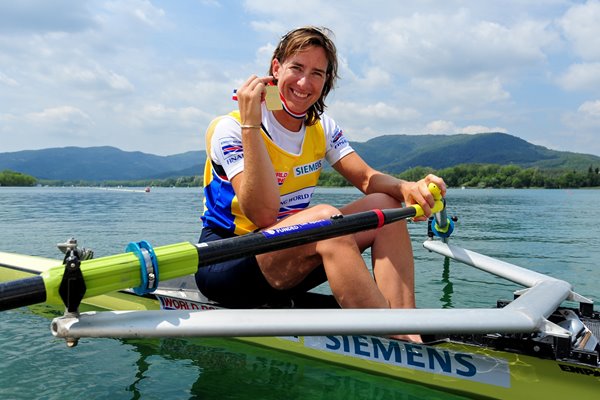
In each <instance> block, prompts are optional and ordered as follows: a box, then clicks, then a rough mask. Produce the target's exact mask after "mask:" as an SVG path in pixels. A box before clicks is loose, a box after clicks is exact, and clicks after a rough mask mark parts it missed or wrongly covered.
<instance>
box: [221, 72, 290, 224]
mask: <svg viewBox="0 0 600 400" xmlns="http://www.w3.org/2000/svg"><path fill="white" fill-rule="evenodd" d="M271 79H272V77H264V78H258V77H256V76H251V77H250V78H249V79H248V80H247V81H246V82H245V83H244V85H242V86H241V87H240V88H239V89H238V91H237V97H238V103H239V109H240V116H241V130H242V146H243V148H244V171H243V172H241V173H239V174H237V175H235V176H234V177H233V178H231V184H232V185H233V189H234V191H235V193H236V195H237V197H238V201H239V204H240V207H241V209H242V212H243V213H244V214H245V215H246V216H247V217H248V218H249V219H250V221H252V222H253V223H254V224H255V225H256V226H258V227H260V228H264V227H267V226H270V225H273V224H274V223H275V222H276V221H277V214H278V213H279V202H280V200H279V186H278V185H277V178H276V176H275V170H274V168H273V165H272V163H271V159H270V158H269V154H268V153H267V149H266V146H265V143H264V141H263V139H262V134H261V132H260V125H261V122H262V112H261V102H262V100H263V98H264V90H265V84H266V83H267V82H269V81H270V80H271Z"/></svg>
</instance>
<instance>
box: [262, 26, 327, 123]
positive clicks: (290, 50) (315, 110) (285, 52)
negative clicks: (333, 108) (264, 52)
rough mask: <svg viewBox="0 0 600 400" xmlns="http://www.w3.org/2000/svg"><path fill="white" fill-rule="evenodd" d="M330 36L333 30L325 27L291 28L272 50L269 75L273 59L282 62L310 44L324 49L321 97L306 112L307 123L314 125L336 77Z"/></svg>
mask: <svg viewBox="0 0 600 400" xmlns="http://www.w3.org/2000/svg"><path fill="white" fill-rule="evenodd" d="M330 36H333V32H332V31H331V30H329V29H327V28H317V27H314V26H305V27H302V28H297V29H294V30H291V31H290V32H288V33H286V34H285V35H284V36H283V37H282V38H281V40H280V41H279V44H278V45H277V48H276V49H275V51H274V52H273V58H271V66H270V67H269V75H273V60H275V59H277V60H278V61H279V62H280V63H284V62H285V60H286V59H287V58H288V57H290V56H293V55H295V54H297V53H298V52H301V51H303V50H306V49H307V48H308V47H310V46H318V47H321V48H323V50H325V55H326V57H327V76H326V77H325V84H324V85H323V92H322V93H321V97H319V100H317V102H316V103H315V104H313V105H312V106H311V107H310V109H308V111H307V112H306V124H307V125H314V124H315V123H317V121H318V120H319V117H320V115H321V114H323V111H325V107H326V106H325V97H327V94H329V92H330V91H331V89H333V86H334V84H335V81H336V79H337V78H338V72H337V71H338V61H337V50H336V48H335V44H334V43H333V40H331V38H330Z"/></svg>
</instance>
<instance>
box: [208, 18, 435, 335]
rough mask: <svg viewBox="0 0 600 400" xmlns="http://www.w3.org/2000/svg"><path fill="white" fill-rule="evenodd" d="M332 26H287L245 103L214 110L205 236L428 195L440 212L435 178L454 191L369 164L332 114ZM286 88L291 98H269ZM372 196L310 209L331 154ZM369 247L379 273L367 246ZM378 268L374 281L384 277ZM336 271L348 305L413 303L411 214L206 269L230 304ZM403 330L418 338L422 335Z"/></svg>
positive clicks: (271, 297)
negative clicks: (328, 105)
mask: <svg viewBox="0 0 600 400" xmlns="http://www.w3.org/2000/svg"><path fill="white" fill-rule="evenodd" d="M337 69H338V61H337V50H336V47H335V44H334V43H333V41H332V39H331V31H329V30H328V29H325V28H316V27H313V26H306V27H302V28H298V29H294V30H292V31H290V32H288V33H287V34H286V35H284V36H283V38H282V39H281V40H280V42H279V44H278V45H277V48H276V49H275V51H274V53H273V56H272V58H271V63H270V68H269V75H267V76H262V77H259V76H257V75H251V76H250V77H249V78H248V79H247V80H246V82H245V83H244V84H243V85H242V86H241V87H240V88H239V89H238V90H237V93H236V95H237V100H238V104H239V109H238V110H235V111H233V112H231V113H230V114H228V115H226V116H221V117H218V118H217V119H215V120H214V121H213V122H212V123H211V124H210V126H209V128H208V130H207V133H206V149H207V162H206V165H205V171H204V195H205V196H204V210H205V212H204V215H203V217H202V221H203V230H202V235H201V237H200V241H202V242H209V241H213V240H218V239H222V238H229V237H233V236H239V235H245V234H248V233H250V232H254V231H257V230H264V229H285V227H288V226H290V225H297V224H303V223H306V222H308V221H314V220H320V219H326V218H329V217H331V216H333V215H339V214H349V213H356V212H360V211H366V210H371V209H376V208H398V207H401V206H402V203H407V204H408V205H413V204H419V205H421V207H423V209H424V211H425V214H426V215H429V214H430V213H431V208H430V207H431V206H433V205H434V199H433V196H432V194H431V193H430V192H429V190H428V188H427V185H428V184H429V183H435V184H437V185H438V187H439V188H441V190H442V194H443V193H445V184H444V181H443V180H442V179H441V178H438V177H436V176H434V175H428V176H427V177H426V178H424V179H421V180H419V181H417V182H407V181H403V180H400V179H397V178H394V177H392V176H390V175H386V174H383V173H381V172H379V171H376V170H375V169H373V168H371V167H370V166H369V165H367V163H365V161H364V160H363V159H362V158H361V157H360V156H359V155H358V154H357V153H356V152H355V151H354V150H353V149H352V147H351V146H350V144H349V142H348V141H347V140H346V138H345V136H344V132H343V130H342V129H341V128H340V127H339V126H338V124H337V123H336V122H335V121H334V120H333V119H331V118H330V117H328V116H327V115H326V114H324V110H325V99H326V97H327V95H328V94H329V92H330V91H331V89H332V88H333V86H334V84H335V81H336V79H337ZM273 85H274V86H276V87H277V89H278V91H279V96H280V98H281V102H282V103H283V107H282V108H280V109H273V107H269V106H268V105H267V104H265V98H266V92H267V87H270V86H273ZM325 161H327V162H328V163H329V164H330V165H332V166H333V168H334V169H336V170H337V171H338V172H339V173H340V174H341V175H342V176H343V177H344V178H345V179H347V180H348V181H349V182H351V183H352V184H353V185H354V186H356V187H357V188H358V189H360V190H361V191H362V192H363V194H364V197H363V198H361V199H359V200H356V201H354V202H352V203H350V204H347V205H345V206H342V207H334V206H332V205H327V204H321V205H318V206H315V207H310V202H311V199H312V196H313V193H314V189H315V187H316V186H317V183H318V179H319V176H320V173H321V171H322V169H323V166H324V162H325ZM369 248H371V250H372V254H373V270H374V275H375V276H374V277H373V276H371V274H370V272H369V269H368V268H367V265H366V264H365V261H364V259H363V258H362V255H361V253H362V252H363V251H365V250H366V249H369ZM374 278H375V279H374ZM324 281H328V282H329V285H330V287H331V289H332V291H333V294H334V296H335V298H336V300H337V302H338V304H339V305H340V306H341V307H343V308H406V307H409V308H410V307H414V306H415V299H414V265H413V259H412V250H411V245H410V238H409V235H408V230H407V227H406V224H405V223H404V222H399V223H396V224H391V225H387V226H385V227H382V228H381V229H377V230H372V231H367V232H361V233H357V234H354V235H348V236H344V237H340V238H334V239H327V240H322V241H319V242H316V243H312V244H307V245H302V246H298V247H295V248H291V249H286V250H278V251H274V252H270V253H267V254H261V255H258V256H249V257H244V258H240V259H236V260H231V261H227V262H222V263H216V264H211V265H209V266H207V267H205V268H201V269H200V270H199V271H198V273H197V274H196V282H197V284H198V287H199V288H200V290H201V291H202V292H203V293H205V294H206V295H207V296H208V297H209V298H211V299H213V300H217V301H219V302H221V303H223V304H226V305H228V306H231V307H242V308H246V307H256V306H261V305H264V304H272V303H278V304H281V303H282V302H286V301H289V299H290V298H291V296H294V295H295V294H297V293H298V292H305V291H307V290H309V289H311V288H313V287H315V286H317V285H319V284H321V283H323V282H324ZM402 338H405V339H410V340H414V341H419V340H420V338H419V337H418V335H414V336H412V335H410V336H402Z"/></svg>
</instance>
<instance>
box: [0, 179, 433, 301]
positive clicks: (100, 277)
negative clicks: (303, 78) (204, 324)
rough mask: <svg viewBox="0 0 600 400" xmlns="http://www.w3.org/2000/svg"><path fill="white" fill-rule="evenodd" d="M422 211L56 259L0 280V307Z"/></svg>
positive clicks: (154, 278)
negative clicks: (29, 273) (26, 274)
mask: <svg viewBox="0 0 600 400" xmlns="http://www.w3.org/2000/svg"><path fill="white" fill-rule="evenodd" d="M429 190H430V191H431V193H432V194H433V196H434V198H435V200H436V201H435V206H434V207H433V208H432V212H434V213H435V212H439V211H440V210H442V209H443V208H444V204H443V201H442V198H441V193H440V190H439V188H438V187H437V186H436V185H435V184H429ZM422 215H424V212H423V209H422V208H421V206H419V205H411V206H408V207H403V208H394V209H387V210H370V211H364V212H360V213H356V214H350V215H337V216H333V217H331V218H330V219H326V220H320V221H314V222H308V223H304V224H299V225H292V226H286V227H282V228H277V229H267V230H265V231H261V232H255V233H250V234H247V235H243V236H237V237H233V238H229V239H223V240H217V241H214V242H209V243H199V244H192V243H188V242H185V243H178V244H173V245H168V246H161V247H157V248H155V249H153V248H152V247H150V246H149V245H148V244H147V243H146V242H140V243H133V244H130V245H129V246H128V248H127V250H128V251H129V250H131V251H132V252H129V253H124V254H119V255H114V256H109V257H102V258H98V259H94V260H87V261H81V263H80V266H79V261H78V260H74V261H69V260H67V262H66V265H57V266H56V267H52V268H50V269H48V270H46V271H45V272H43V273H42V274H41V275H38V276H34V277H31V278H25V279H21V280H16V281H10V282H4V283H0V311H3V310H9V309H13V308H18V307H24V306H29V305H33V304H38V303H44V302H47V303H51V304H61V303H63V302H64V303H65V304H66V305H67V307H68V309H69V311H74V310H72V308H76V307H77V306H78V304H79V301H80V300H81V298H85V297H92V296H98V295H101V294H105V293H109V292H112V291H116V290H122V289H126V288H136V289H138V290H136V292H138V293H144V292H149V291H152V289H153V288H155V287H156V285H157V284H158V278H159V276H160V279H161V280H168V279H173V278H178V277H182V276H185V275H189V274H193V273H195V272H196V271H197V270H198V268H200V267H202V266H206V265H209V264H213V263H216V262H220V261H226V260H231V259H235V258H239V257H242V256H248V255H257V254H262V253H267V252H270V251H274V250H280V249H285V248H290V247H294V246H299V245H302V244H306V243H311V242H316V241H318V240H322V239H327V238H332V237H336V236H342V235H346V234H350V233H355V232H359V231H364V230H369V229H375V228H379V227H382V226H383V225H386V224H389V223H392V222H396V221H400V220H403V219H407V218H413V217H420V216H422ZM79 271H81V272H80V273H79ZM159 272H160V275H159ZM65 274H66V277H65V278H64V279H63V275H65ZM81 276H82V279H81ZM61 285H62V289H61ZM65 291H71V292H76V291H78V292H80V293H79V294H80V297H79V298H78V299H76V300H75V302H76V304H69V303H70V301H67V300H65V298H64V297H65V296H64V292H65ZM61 293H62V294H63V296H61Z"/></svg>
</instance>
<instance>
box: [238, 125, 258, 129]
mask: <svg viewBox="0 0 600 400" xmlns="http://www.w3.org/2000/svg"><path fill="white" fill-rule="evenodd" d="M240 126H241V128H242V129H260V128H261V126H260V125H240Z"/></svg>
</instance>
